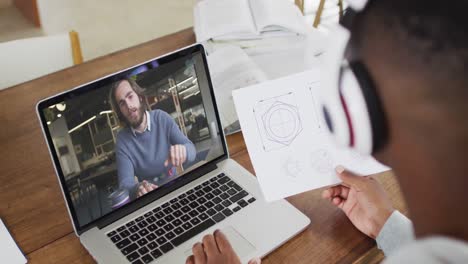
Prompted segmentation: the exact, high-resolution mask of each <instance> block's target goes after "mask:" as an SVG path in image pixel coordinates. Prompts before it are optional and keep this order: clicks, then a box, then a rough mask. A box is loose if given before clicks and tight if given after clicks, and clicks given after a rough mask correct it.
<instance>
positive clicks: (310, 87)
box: [307, 81, 322, 129]
mask: <svg viewBox="0 0 468 264" xmlns="http://www.w3.org/2000/svg"><path fill="white" fill-rule="evenodd" d="M319 84H320V83H319V82H318V81H316V82H310V83H308V84H307V87H308V90H309V92H310V97H311V98H312V106H313V108H314V111H313V112H314V118H315V121H316V124H317V126H318V129H322V122H321V120H320V118H319V115H318V112H317V109H316V107H317V106H318V104H317V99H316V98H315V97H314V90H315V89H318V88H319V87H318V86H319ZM315 93H316V92H315Z"/></svg>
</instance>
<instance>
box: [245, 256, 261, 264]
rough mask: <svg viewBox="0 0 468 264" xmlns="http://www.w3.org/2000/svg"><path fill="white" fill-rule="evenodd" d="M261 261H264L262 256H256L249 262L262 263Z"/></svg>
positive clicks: (250, 263) (253, 263)
mask: <svg viewBox="0 0 468 264" xmlns="http://www.w3.org/2000/svg"><path fill="white" fill-rule="evenodd" d="M260 263H262V260H261V259H260V258H258V257H256V258H253V259H251V260H249V263H248V264H260Z"/></svg>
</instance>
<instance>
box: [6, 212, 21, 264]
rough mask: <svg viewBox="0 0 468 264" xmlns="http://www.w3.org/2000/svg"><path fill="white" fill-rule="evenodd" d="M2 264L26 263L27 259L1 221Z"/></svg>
mask: <svg viewBox="0 0 468 264" xmlns="http://www.w3.org/2000/svg"><path fill="white" fill-rule="evenodd" d="M3 261H5V262H3ZM0 262H2V263H11V264H20V263H21V264H22V263H26V258H25V257H24V255H23V253H21V251H20V250H19V248H18V246H17V245H16V243H15V241H14V240H13V238H12V237H11V235H10V233H9V232H8V230H7V229H6V227H5V224H3V221H2V220H1V219H0Z"/></svg>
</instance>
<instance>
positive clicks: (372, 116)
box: [320, 0, 387, 154]
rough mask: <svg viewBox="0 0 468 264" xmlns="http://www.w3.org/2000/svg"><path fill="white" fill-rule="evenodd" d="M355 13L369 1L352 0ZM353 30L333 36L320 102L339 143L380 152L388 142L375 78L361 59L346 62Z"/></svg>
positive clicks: (337, 30)
mask: <svg viewBox="0 0 468 264" xmlns="http://www.w3.org/2000/svg"><path fill="white" fill-rule="evenodd" d="M348 2H349V5H350V7H351V8H352V9H353V10H355V11H361V10H363V9H364V8H365V6H366V4H367V0H352V1H351V0H348ZM349 40H350V31H349V30H348V29H346V28H344V27H343V26H340V25H338V26H337V28H335V29H333V30H332V33H331V34H330V36H329V44H328V49H327V51H326V52H325V55H324V60H325V68H324V69H325V72H324V74H323V77H324V78H323V85H324V86H323V89H321V94H320V102H321V108H322V113H323V118H324V120H325V123H326V124H327V127H328V129H329V131H330V133H331V135H332V137H333V138H334V139H335V141H336V142H337V143H338V144H340V145H342V146H346V147H349V148H352V149H354V150H356V151H358V152H360V153H362V154H372V153H374V152H376V151H378V150H379V149H380V148H381V147H383V145H384V144H385V142H386V140H387V128H386V122H385V115H384V112H383V111H382V107H381V103H380V99H379V97H378V95H377V92H376V89H375V85H374V82H373V80H372V77H371V75H370V73H369V71H368V70H367V68H366V66H365V65H364V64H363V63H362V62H361V61H359V59H357V60H352V61H347V60H346V59H344V55H345V51H346V49H347V47H348V45H349Z"/></svg>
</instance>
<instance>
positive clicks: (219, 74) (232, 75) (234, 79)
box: [208, 46, 267, 134]
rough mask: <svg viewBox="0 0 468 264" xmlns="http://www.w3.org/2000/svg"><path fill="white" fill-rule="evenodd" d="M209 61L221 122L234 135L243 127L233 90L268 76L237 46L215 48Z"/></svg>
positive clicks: (260, 80) (226, 131) (226, 130)
mask: <svg viewBox="0 0 468 264" xmlns="http://www.w3.org/2000/svg"><path fill="white" fill-rule="evenodd" d="M208 63H209V66H210V74H211V80H212V81H213V87H214V93H215V97H216V103H217V105H218V108H219V113H220V117H221V124H222V126H223V129H224V131H225V133H226V134H232V133H234V132H237V131H239V129H240V126H239V122H238V120H239V119H238V118H237V113H236V110H235V108H234V102H233V101H232V91H233V90H236V89H239V88H243V87H247V86H250V85H253V84H256V83H259V82H262V81H265V80H266V79H267V77H266V76H265V74H264V73H263V71H262V70H260V68H259V67H258V66H257V65H256V64H255V63H254V62H253V61H252V59H250V57H249V56H247V54H246V53H245V52H244V51H243V50H242V49H241V48H239V47H237V46H225V47H223V48H220V49H218V50H216V51H215V52H213V53H211V54H210V55H209V56H208Z"/></svg>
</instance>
